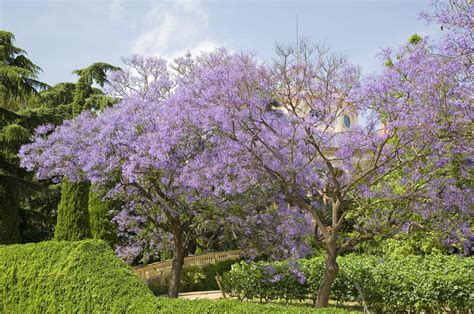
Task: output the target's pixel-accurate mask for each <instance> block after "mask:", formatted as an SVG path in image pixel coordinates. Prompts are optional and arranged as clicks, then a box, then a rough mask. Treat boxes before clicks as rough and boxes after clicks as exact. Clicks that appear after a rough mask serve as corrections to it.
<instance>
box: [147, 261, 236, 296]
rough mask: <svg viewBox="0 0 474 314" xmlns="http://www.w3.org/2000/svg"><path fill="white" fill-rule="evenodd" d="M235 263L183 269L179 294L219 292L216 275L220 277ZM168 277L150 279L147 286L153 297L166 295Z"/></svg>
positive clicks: (224, 262)
mask: <svg viewBox="0 0 474 314" xmlns="http://www.w3.org/2000/svg"><path fill="white" fill-rule="evenodd" d="M235 262H236V261H235V260H229V261H223V262H219V263H216V264H211V265H207V266H203V267H184V268H183V272H182V274H181V283H180V290H179V292H189V291H209V290H219V286H218V285H217V282H216V278H215V277H216V275H220V276H222V275H223V274H224V273H225V272H227V271H229V270H230V269H231V266H232V265H233V264H235ZM170 276H171V275H169V276H167V277H165V278H160V279H151V280H149V281H148V282H147V285H148V287H149V288H150V289H151V290H152V291H153V293H154V294H155V295H163V294H167V293H168V290H169V281H170V279H171V278H170Z"/></svg>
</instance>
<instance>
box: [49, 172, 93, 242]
mask: <svg viewBox="0 0 474 314" xmlns="http://www.w3.org/2000/svg"><path fill="white" fill-rule="evenodd" d="M89 186H90V183H88V182H79V183H78V182H70V181H69V180H68V179H67V178H64V179H63V181H62V183H61V201H60V202H59V206H58V220H57V223H56V229H55V231H54V239H55V240H66V241H78V240H82V239H87V238H91V237H92V234H91V227H90V222H89V211H88V202H89Z"/></svg>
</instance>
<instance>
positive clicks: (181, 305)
mask: <svg viewBox="0 0 474 314" xmlns="http://www.w3.org/2000/svg"><path fill="white" fill-rule="evenodd" d="M157 299H158V303H159V306H160V313H173V314H174V313H187V314H189V313H193V314H194V313H195V314H202V313H215V314H222V313H227V314H231V313H232V314H233V313H235V314H237V313H238V314H240V313H245V314H249V313H288V314H304V313H316V314H318V313H319V314H323V313H324V314H344V313H351V312H348V311H346V310H344V309H338V308H324V309H314V308H312V307H310V306H309V305H299V306H297V305H283V304H259V303H254V302H242V301H238V300H229V299H226V300H202V299H201V300H184V299H168V298H157ZM354 313H355V312H354Z"/></svg>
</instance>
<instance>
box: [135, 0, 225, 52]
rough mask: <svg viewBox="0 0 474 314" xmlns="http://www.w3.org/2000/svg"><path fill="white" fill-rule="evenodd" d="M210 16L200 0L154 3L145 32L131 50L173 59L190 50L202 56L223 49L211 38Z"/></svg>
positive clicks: (147, 16)
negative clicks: (204, 53) (208, 34)
mask: <svg viewBox="0 0 474 314" xmlns="http://www.w3.org/2000/svg"><path fill="white" fill-rule="evenodd" d="M208 26H209V14H208V12H207V11H206V10H205V8H204V7H203V5H202V3H201V1H192V0H187V1H186V0H181V1H177V2H172V3H170V2H167V3H154V4H153V5H152V7H151V9H150V11H149V13H148V14H147V15H146V17H145V19H144V22H143V31H142V32H141V33H140V34H139V36H138V37H137V38H136V39H135V40H133V41H132V43H131V51H132V52H133V53H138V54H144V55H156V56H160V57H165V58H174V57H176V56H179V55H182V54H184V53H186V52H187V51H190V52H191V53H193V54H194V53H199V52H201V51H211V50H214V49H215V48H216V47H218V46H220V45H219V43H218V42H216V41H215V40H212V39H210V38H208V36H207V34H206V33H207V29H208Z"/></svg>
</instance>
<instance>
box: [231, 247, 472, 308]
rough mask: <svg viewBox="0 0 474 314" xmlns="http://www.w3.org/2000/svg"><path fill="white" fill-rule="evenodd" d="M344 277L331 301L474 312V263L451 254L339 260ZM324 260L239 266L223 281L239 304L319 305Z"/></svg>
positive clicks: (348, 257) (319, 258)
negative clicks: (282, 302)
mask: <svg viewBox="0 0 474 314" xmlns="http://www.w3.org/2000/svg"><path fill="white" fill-rule="evenodd" d="M338 263H339V267H340V272H339V275H338V278H337V279H336V281H335V283H334V285H333V289H332V295H331V298H332V299H333V300H336V301H338V302H345V301H356V302H359V303H360V304H362V300H363V301H364V302H365V304H366V305H367V306H368V308H369V309H370V310H375V311H377V312H386V311H420V310H425V311H442V310H443V309H446V308H449V309H451V310H461V311H467V310H469V309H472V308H473V307H474V272H473V269H474V259H473V258H460V257H457V256H447V255H429V256H424V257H423V256H404V257H390V258H389V257H384V258H381V257H375V256H367V255H348V256H344V257H339V258H338ZM323 270H324V261H323V258H322V257H316V258H312V259H307V260H300V261H298V263H294V264H290V265H289V264H288V262H274V263H265V262H258V263H252V264H247V263H245V262H241V263H239V264H235V265H233V267H232V270H231V271H229V272H227V273H225V274H224V276H223V286H224V290H226V292H227V293H229V294H231V295H233V296H236V297H238V298H239V299H250V300H253V299H260V300H261V301H269V300H278V299H283V300H286V301H293V300H307V299H310V300H313V302H314V301H315V300H316V297H317V291H318V286H319V282H320V281H321V278H322V275H323Z"/></svg>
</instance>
